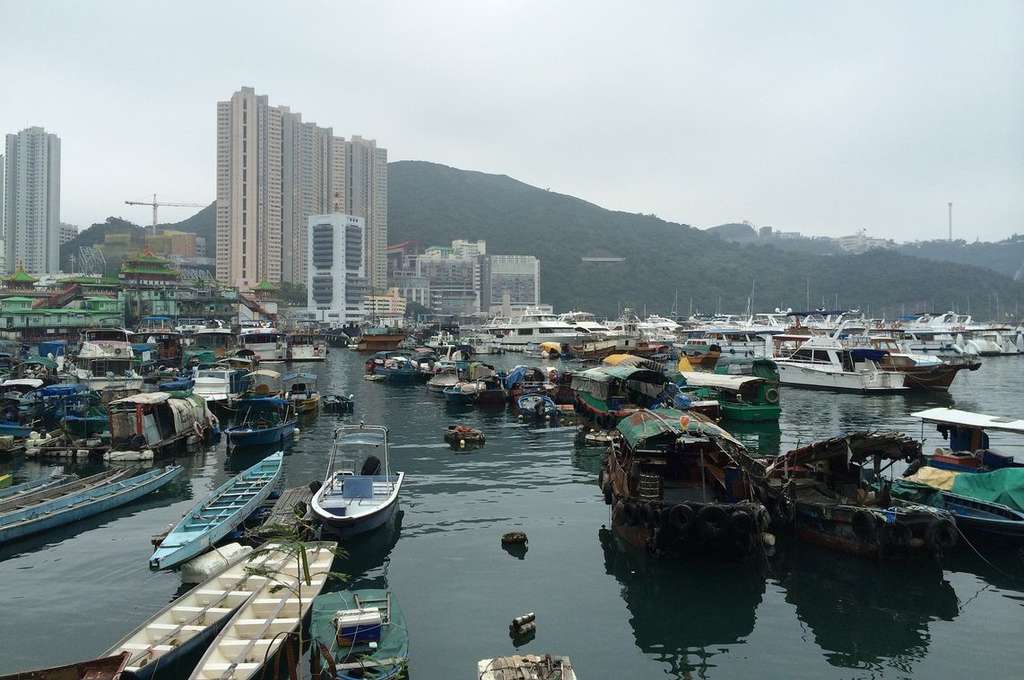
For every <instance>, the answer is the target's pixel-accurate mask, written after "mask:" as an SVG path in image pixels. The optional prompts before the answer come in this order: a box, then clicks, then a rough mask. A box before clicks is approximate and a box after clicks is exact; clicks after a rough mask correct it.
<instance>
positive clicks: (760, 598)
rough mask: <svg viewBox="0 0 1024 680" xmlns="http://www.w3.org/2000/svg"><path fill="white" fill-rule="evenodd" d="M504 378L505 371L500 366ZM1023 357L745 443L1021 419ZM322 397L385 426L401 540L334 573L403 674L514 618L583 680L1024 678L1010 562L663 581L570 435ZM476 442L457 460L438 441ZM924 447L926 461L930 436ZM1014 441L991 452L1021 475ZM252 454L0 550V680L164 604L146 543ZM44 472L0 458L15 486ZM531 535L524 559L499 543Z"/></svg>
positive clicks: (385, 391) (1023, 612)
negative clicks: (389, 611)
mask: <svg viewBox="0 0 1024 680" xmlns="http://www.w3.org/2000/svg"><path fill="white" fill-rule="evenodd" d="M497 359H498V363H500V364H511V363H514V361H515V357H498V358H497ZM1022 369H1024V359H1018V358H1013V357H1009V358H999V359H991V360H987V361H986V362H985V364H984V366H983V367H982V368H981V370H979V371H977V372H975V373H971V374H961V375H960V377H958V378H957V381H956V383H955V385H954V388H953V391H952V394H951V395H950V396H946V395H933V396H906V395H892V396H876V397H861V396H856V395H840V394H832V393H827V392H811V391H801V390H796V389H791V388H790V389H785V388H784V389H783V390H782V402H783V409H784V410H783V416H782V419H781V422H780V423H779V427H777V428H776V427H771V428H763V427H762V428H760V429H758V428H751V427H750V426H747V427H746V428H744V429H743V430H737V435H738V436H739V437H740V438H741V439H742V440H743V441H744V442H745V443H746V444H747V445H748V446H750V447H752V448H755V449H758V450H760V451H763V452H766V453H776V452H778V451H779V450H780V448H782V449H783V450H784V449H786V448H788V447H791V446H793V445H795V444H797V443H806V442H809V441H812V440H815V439H821V438H825V437H829V436H833V435H836V434H838V433H842V432H848V431H852V430H855V429H881V428H888V429H899V430H903V431H905V432H908V433H910V434H913V435H915V436H920V435H921V433H922V429H921V427H920V425H919V424H918V423H917V421H915V420H913V419H912V418H910V417H909V415H908V414H909V413H911V412H913V411H916V410H919V409H921V408H927V407H930V406H940V405H942V406H951V405H954V404H955V405H956V406H957V407H960V408H965V409H969V410H979V411H983V412H989V413H994V414H1004V415H1016V416H1020V415H1021V404H1024V387H1022V386H1021V381H1020V378H1021V376H1022ZM314 370H316V371H317V372H318V373H319V374H320V377H321V382H320V387H321V390H322V391H323V392H325V393H330V392H336V393H354V394H355V396H356V400H357V401H356V403H357V410H356V416H355V418H356V419H358V418H365V420H366V422H367V423H383V424H386V425H388V426H389V427H390V428H391V436H392V442H393V444H394V449H393V458H394V462H393V464H394V465H395V467H396V468H398V469H401V470H404V471H405V472H406V484H405V487H404V488H403V490H402V506H403V513H402V516H401V518H400V522H399V523H398V525H397V526H396V527H394V528H392V529H390V530H386V531H381V532H378V533H376V534H374V535H372V536H370V537H366V538H364V539H361V540H359V541H357V542H353V543H351V544H349V545H348V546H347V549H348V551H349V553H350V556H349V558H348V559H346V560H344V561H343V563H341V564H339V565H336V568H338V569H339V570H341V571H344V572H346V573H348V574H350V575H351V577H352V579H353V585H354V586H355V587H388V588H390V589H392V590H393V591H394V593H395V595H396V598H397V601H398V603H399V604H400V605H401V607H402V608H403V609H404V611H405V614H406V618H407V619H408V623H409V627H410V632H409V634H410V649H411V655H412V656H411V666H410V671H411V677H413V678H417V679H419V680H422V679H424V678H426V679H433V678H438V679H454V678H472V677H474V670H475V667H476V660H477V659H480V658H484V657H490V656H495V655H499V654H507V653H511V652H513V651H514V647H513V645H512V642H511V640H509V638H508V635H507V629H508V624H509V621H510V620H511V618H512V617H514V616H517V615H519V614H522V613H524V612H528V611H535V612H537V636H536V639H535V640H534V641H532V642H530V643H528V644H527V645H526V646H525V647H523V648H522V649H523V650H524V651H528V652H539V653H543V652H554V653H560V654H568V655H570V656H571V657H572V659H573V662H574V665H575V667H576V669H577V673H578V674H579V677H580V678H581V680H594V679H595V678H693V677H709V678H765V677H778V678H855V677H856V678H860V677H886V678H891V677H922V678H963V677H986V676H994V675H999V676H1008V677H1022V676H1024V661H1021V658H1020V655H1019V646H1018V641H1019V636H1020V634H1021V632H1022V631H1024V609H1022V606H1024V580H1022V577H1024V567H1022V566H1021V562H1020V561H1019V560H1018V559H1017V558H1016V557H1015V556H1014V555H1012V554H1005V553H1002V554H999V553H991V552H989V551H987V550H986V551H985V555H986V557H987V558H988V559H989V560H991V561H992V562H993V564H994V566H990V565H989V564H986V563H985V562H984V561H982V560H981V559H980V558H978V557H977V556H975V555H972V554H971V553H970V552H969V551H964V552H961V553H960V554H957V555H954V556H951V557H950V558H949V559H948V560H947V561H946V563H945V564H944V566H943V568H942V569H941V570H940V569H938V568H931V567H929V566H928V565H924V564H916V565H907V564H898V563H882V564H876V563H873V562H866V561H862V560H858V559H855V558H847V557H845V556H841V555H837V554H833V553H828V552H819V551H817V550H812V549H808V548H807V547H804V546H780V548H781V549H780V551H779V554H778V555H777V556H776V557H775V558H774V559H772V560H771V561H770V562H768V563H766V564H748V565H727V566H723V565H719V564H699V563H698V564H694V563H687V564H680V563H665V562H656V561H651V560H648V559H646V558H645V557H644V556H643V555H641V554H637V553H635V552H631V551H626V550H624V549H622V548H621V547H620V546H618V545H617V543H616V542H615V540H613V538H612V537H611V536H610V535H609V534H608V532H607V531H606V530H605V529H604V527H605V525H607V524H608V523H609V517H608V509H607V506H605V505H604V503H603V502H602V501H601V494H600V491H599V490H598V488H597V485H596V473H597V470H598V466H599V463H600V458H599V455H600V454H599V453H598V452H597V451H595V450H575V449H574V448H573V429H572V428H558V427H539V428H538V427H528V426H526V425H523V424H521V423H520V422H518V421H517V420H516V419H515V418H514V417H513V416H512V415H511V414H509V413H506V412H505V411H501V410H499V411H491V412H487V411H476V410H466V411H456V410H452V409H450V408H448V407H446V405H445V403H444V402H443V400H441V399H438V398H435V397H432V396H430V395H428V394H427V393H426V392H425V390H424V388H423V387H422V386H410V387H399V386H390V385H383V384H378V383H368V382H365V381H363V380H362V376H361V373H362V358H361V357H359V356H358V355H356V354H355V353H352V352H348V351H342V350H337V351H334V352H332V354H331V355H330V359H329V361H328V362H327V364H326V365H324V366H321V367H317V368H316V369H314ZM455 421H462V422H466V423H468V424H470V425H472V426H474V427H477V428H480V429H482V430H483V431H484V432H485V433H486V435H487V445H486V446H485V447H484V448H482V449H479V450H476V451H472V452H466V453H463V452H453V451H452V450H451V449H450V448H448V447H447V446H446V445H444V444H443V443H442V440H441V435H442V431H443V430H444V428H445V426H446V425H447V424H449V423H451V422H455ZM337 422H339V421H338V420H337V419H336V418H335V417H333V416H328V415H323V416H321V417H320V418H319V420H317V421H315V422H313V423H309V424H306V425H305V426H304V427H303V428H302V432H301V434H300V436H299V438H298V439H297V441H296V443H295V444H294V446H293V447H292V448H291V450H290V451H289V454H290V455H289V456H288V458H287V459H286V464H285V465H286V477H287V482H288V484H289V485H297V484H304V483H306V482H308V481H310V480H311V479H315V478H321V477H322V476H323V471H324V470H323V468H324V466H325V465H326V460H327V455H328V448H329V442H330V436H331V431H332V427H333V425H334V424H336V423H337ZM924 434H925V436H926V437H927V439H928V441H927V443H926V447H929V448H932V447H934V446H937V445H938V444H939V441H940V440H939V439H938V438H937V434H935V433H934V432H933V431H931V430H925V431H924ZM1021 444H1024V441H1016V442H1015V441H1013V440H1012V439H1003V440H1000V439H999V438H998V437H993V445H999V446H1001V447H1002V448H1004V449H1007V450H1009V451H1011V452H1014V453H1016V454H1018V457H1019V458H1024V449H1022V447H1021ZM259 457H260V456H259V455H251V456H235V455H232V456H231V458H227V457H226V456H225V454H224V450H223V448H221V449H218V450H212V451H209V452H206V453H204V454H199V455H196V456H194V457H192V458H188V459H184V460H182V461H180V462H182V464H184V465H185V466H186V468H187V474H186V475H185V477H184V479H183V481H181V482H180V483H177V484H175V485H174V486H173V487H170V488H167V489H164V490H163V491H162V492H160V493H158V494H154V495H152V496H149V497H147V498H146V499H144V500H143V501H141V502H138V503H135V504H133V505H130V506H127V507H124V508H121V509H119V510H117V511H114V512H109V513H105V514H103V515H101V516H98V517H94V518H92V519H90V520H86V521H83V522H79V523H77V524H75V525H72V526H69V527H64V528H62V529H59V530H56V531H50V532H47V533H44V534H41V535H39V536H36V537H34V538H30V539H28V540H24V541H20V542H17V543H14V544H11V545H8V546H5V547H3V548H0V602H2V603H3V605H2V607H3V612H4V615H3V616H2V617H0V672H13V671H16V670H19V669H26V668H30V667H36V666H40V665H49V664H55V663H60V662H68V661H72V660H77V659H80V658H85V657H89V656H92V655H96V654H98V653H100V652H102V651H103V650H105V649H106V648H107V647H108V646H109V645H111V644H112V643H114V642H115V641H116V640H118V639H119V638H120V637H122V636H123V635H124V634H125V633H127V632H128V631H129V630H131V629H132V628H133V627H135V626H136V625H138V624H139V623H141V622H142V621H143V620H145V619H146V618H147V617H148V616H150V615H152V614H153V613H154V612H156V611H157V610H158V609H159V608H160V607H161V606H163V605H165V604H166V603H167V602H169V601H170V600H171V599H173V598H174V597H175V595H176V593H177V592H178V591H179V587H180V584H179V581H178V577H177V575H176V574H175V573H168V572H159V573H153V572H151V571H149V569H148V567H147V559H148V557H149V554H150V552H151V546H150V544H149V539H150V536H151V535H152V534H154V533H156V532H158V531H159V530H160V529H162V528H163V527H164V526H165V525H167V524H168V523H171V522H174V521H177V520H178V519H179V518H180V517H181V515H182V514H183V513H184V512H185V511H186V510H188V508H189V507H191V505H192V504H193V503H194V502H195V500H196V499H197V498H199V497H201V496H202V495H203V494H205V493H207V492H208V491H209V490H211V489H212V488H214V487H215V486H216V485H218V484H220V483H221V482H223V481H224V480H225V479H227V478H228V477H229V476H231V475H232V474H234V473H235V472H237V471H239V470H241V469H243V468H245V467H246V466H248V465H251V464H252V463H253V462H255V461H256V460H258V458H259ZM45 467H46V466H45V465H39V464H37V463H30V462H26V461H24V460H22V459H20V458H18V459H14V460H2V459H0V471H7V470H9V469H13V470H14V471H15V472H16V473H17V477H18V479H16V481H22V479H24V478H30V477H33V476H35V475H38V474H42V473H43V472H45V470H44V469H43V468H45ZM512 529H521V530H524V531H526V532H527V533H528V535H529V538H530V543H529V550H528V552H527V553H526V554H525V557H522V558H519V557H516V556H513V555H510V554H509V553H507V552H505V551H504V550H502V548H501V547H500V545H499V540H498V539H499V537H500V535H501V534H502V533H503V532H505V531H509V530H512Z"/></svg>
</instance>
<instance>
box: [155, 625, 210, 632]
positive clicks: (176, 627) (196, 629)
mask: <svg viewBox="0 0 1024 680" xmlns="http://www.w3.org/2000/svg"><path fill="white" fill-rule="evenodd" d="M206 628H207V627H206V626H194V625H185V626H183V625H181V624H178V623H151V624H149V625H148V626H146V630H148V631H151V632H154V633H160V634H163V633H166V632H171V631H176V630H180V631H182V632H189V633H201V632H202V631H204V630H206Z"/></svg>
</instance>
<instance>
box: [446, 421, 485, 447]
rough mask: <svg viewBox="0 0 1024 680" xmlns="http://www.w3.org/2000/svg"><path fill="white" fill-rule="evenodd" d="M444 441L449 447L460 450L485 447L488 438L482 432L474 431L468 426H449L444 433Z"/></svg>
mask: <svg viewBox="0 0 1024 680" xmlns="http://www.w3.org/2000/svg"><path fill="white" fill-rule="evenodd" d="M444 440H445V442H447V443H448V445H449V446H451V447H453V448H458V447H460V446H471V445H472V446H483V445H484V442H485V441H486V438H485V437H484V433H483V432H481V431H480V430H474V429H473V428H472V427H468V426H466V425H449V426H448V429H447V430H445V432H444Z"/></svg>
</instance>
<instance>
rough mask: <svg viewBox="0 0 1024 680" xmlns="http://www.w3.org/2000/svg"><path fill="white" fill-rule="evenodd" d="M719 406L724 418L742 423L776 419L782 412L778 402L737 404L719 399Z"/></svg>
mask: <svg viewBox="0 0 1024 680" xmlns="http://www.w3.org/2000/svg"><path fill="white" fill-rule="evenodd" d="M719 406H720V408H721V409H722V416H723V417H724V418H726V419H727V420H733V421H740V422H744V423H760V422H765V421H772V420H778V419H779V416H780V415H781V414H782V408H781V407H779V405H778V404H738V403H734V402H730V401H720V402H719Z"/></svg>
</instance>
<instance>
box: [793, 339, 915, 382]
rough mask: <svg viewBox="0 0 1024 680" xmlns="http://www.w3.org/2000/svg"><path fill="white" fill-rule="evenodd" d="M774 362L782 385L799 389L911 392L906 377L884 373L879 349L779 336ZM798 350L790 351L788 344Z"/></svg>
mask: <svg viewBox="0 0 1024 680" xmlns="http://www.w3.org/2000/svg"><path fill="white" fill-rule="evenodd" d="M775 340H776V347H777V348H782V349H777V350H776V353H775V356H774V358H773V360H774V361H775V363H776V365H777V366H778V368H779V382H780V383H782V384H783V385H794V386H798V387H817V388H824V389H832V390H841V391H844V392H898V391H902V390H905V389H907V388H906V385H905V384H904V381H905V379H906V375H905V374H904V373H898V372H896V371H884V370H882V369H880V368H879V366H878V363H877V354H875V353H877V352H878V350H858V349H853V350H851V349H847V348H846V347H844V346H843V345H842V344H841V343H840V342H839V341H838V340H836V339H835V338H831V337H828V336H791V335H777V336H775ZM794 341H795V342H796V343H798V344H797V349H796V350H795V351H792V352H787V351H786V350H785V349H784V348H785V346H786V344H787V343H789V344H793V343H794Z"/></svg>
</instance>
